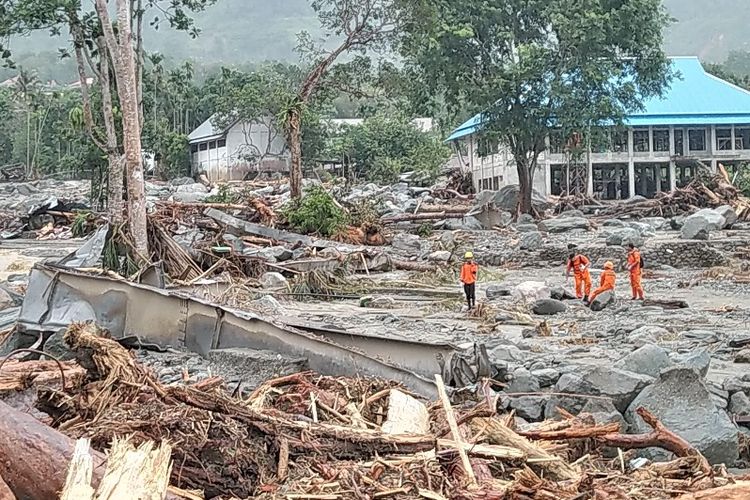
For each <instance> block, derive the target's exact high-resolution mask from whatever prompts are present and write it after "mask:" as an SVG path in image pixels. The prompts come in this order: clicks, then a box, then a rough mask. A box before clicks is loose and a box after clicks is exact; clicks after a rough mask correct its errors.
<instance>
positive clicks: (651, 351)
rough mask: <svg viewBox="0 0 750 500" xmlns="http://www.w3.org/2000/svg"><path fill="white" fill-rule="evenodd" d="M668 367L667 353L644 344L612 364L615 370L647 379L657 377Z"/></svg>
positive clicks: (670, 364)
mask: <svg viewBox="0 0 750 500" xmlns="http://www.w3.org/2000/svg"><path fill="white" fill-rule="evenodd" d="M670 366H672V362H671V361H670V360H669V354H667V351H665V350H664V349H662V348H661V347H659V346H656V345H654V344H646V345H644V346H643V347H640V348H638V349H636V350H635V351H633V352H631V353H630V354H628V355H627V356H625V357H624V358H622V359H620V360H619V361H617V362H616V363H615V364H614V367H615V368H619V369H621V370H626V371H629V372H633V373H640V374H641V375H648V376H649V377H658V376H659V373H660V372H661V371H662V370H663V369H665V368H668V367H670Z"/></svg>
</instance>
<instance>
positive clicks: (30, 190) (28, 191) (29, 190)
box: [16, 184, 39, 196]
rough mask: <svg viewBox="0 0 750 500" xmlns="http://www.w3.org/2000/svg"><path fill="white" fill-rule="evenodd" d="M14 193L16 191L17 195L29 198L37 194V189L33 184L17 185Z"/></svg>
mask: <svg viewBox="0 0 750 500" xmlns="http://www.w3.org/2000/svg"><path fill="white" fill-rule="evenodd" d="M16 191H18V194H20V195H21V196H31V195H32V194H36V193H38V192H39V189H37V187H36V186H34V185H33V184H18V185H17V186H16Z"/></svg>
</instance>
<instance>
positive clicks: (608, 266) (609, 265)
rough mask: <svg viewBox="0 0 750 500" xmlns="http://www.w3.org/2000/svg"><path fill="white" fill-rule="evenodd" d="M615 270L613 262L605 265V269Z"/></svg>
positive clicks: (609, 261)
mask: <svg viewBox="0 0 750 500" xmlns="http://www.w3.org/2000/svg"><path fill="white" fill-rule="evenodd" d="M614 268H615V265H614V264H613V263H612V261H611V260H608V261H607V262H605V263H604V269H614Z"/></svg>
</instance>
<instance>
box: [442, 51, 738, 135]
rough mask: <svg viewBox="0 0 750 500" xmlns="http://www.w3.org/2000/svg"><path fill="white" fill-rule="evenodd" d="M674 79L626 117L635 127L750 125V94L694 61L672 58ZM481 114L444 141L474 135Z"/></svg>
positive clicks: (691, 58)
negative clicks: (659, 94) (638, 109)
mask: <svg viewBox="0 0 750 500" xmlns="http://www.w3.org/2000/svg"><path fill="white" fill-rule="evenodd" d="M672 67H673V69H674V70H675V72H676V77H675V78H674V79H673V80H672V82H671V84H670V87H669V89H668V90H667V91H666V92H665V94H664V96H663V97H654V98H651V99H649V100H647V101H646V102H645V103H644V109H643V111H639V112H636V113H632V114H631V115H629V116H627V118H626V119H625V123H626V124H628V125H631V126H634V127H639V126H648V125H727V124H733V123H736V124H747V123H750V92H748V91H747V90H744V89H742V88H740V87H737V86H736V85H733V84H731V83H729V82H727V81H724V80H722V79H720V78H718V77H715V76H713V75H711V74H709V73H707V72H706V70H705V69H704V68H703V65H702V64H701V63H700V61H699V60H698V58H697V57H675V58H672ZM481 122H482V119H481V113H480V114H478V115H476V116H474V117H473V118H471V119H470V120H468V121H466V122H465V123H463V124H462V125H461V126H460V127H458V128H457V129H456V130H454V131H453V133H452V134H451V136H450V137H448V139H447V140H449V141H452V140H456V139H460V138H461V137H464V136H467V135H470V134H473V133H474V132H476V131H477V130H478V129H479V128H480V126H481Z"/></svg>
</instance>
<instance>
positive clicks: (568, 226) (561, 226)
mask: <svg viewBox="0 0 750 500" xmlns="http://www.w3.org/2000/svg"><path fill="white" fill-rule="evenodd" d="M589 227H590V225H589V221H588V220H586V219H584V218H583V217H564V218H561V219H547V220H544V221H542V222H540V223H539V229H540V230H542V231H545V232H548V233H566V232H568V231H573V230H586V231H587V230H588V229H589Z"/></svg>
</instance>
